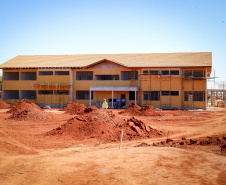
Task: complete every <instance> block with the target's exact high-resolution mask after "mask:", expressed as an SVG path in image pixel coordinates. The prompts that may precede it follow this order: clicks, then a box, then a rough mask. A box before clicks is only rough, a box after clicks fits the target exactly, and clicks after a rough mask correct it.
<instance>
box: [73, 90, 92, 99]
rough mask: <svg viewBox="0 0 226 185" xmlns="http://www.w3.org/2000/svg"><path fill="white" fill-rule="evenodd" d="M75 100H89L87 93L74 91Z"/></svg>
mask: <svg viewBox="0 0 226 185" xmlns="http://www.w3.org/2000/svg"><path fill="white" fill-rule="evenodd" d="M76 99H77V100H89V91H76ZM91 99H93V91H91Z"/></svg>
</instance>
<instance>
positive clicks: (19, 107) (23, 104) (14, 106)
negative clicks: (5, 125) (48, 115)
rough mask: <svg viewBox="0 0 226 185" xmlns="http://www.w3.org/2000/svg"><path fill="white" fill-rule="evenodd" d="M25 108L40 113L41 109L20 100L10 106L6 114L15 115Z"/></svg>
mask: <svg viewBox="0 0 226 185" xmlns="http://www.w3.org/2000/svg"><path fill="white" fill-rule="evenodd" d="M25 108H26V109H28V108H31V109H37V110H40V111H42V109H41V108H40V107H39V106H37V105H36V104H35V103H32V102H29V101H27V100H22V101H19V102H16V103H14V104H12V105H11V106H10V110H9V111H8V113H15V112H18V111H20V110H22V109H25Z"/></svg>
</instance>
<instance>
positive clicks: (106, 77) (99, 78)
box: [95, 75, 119, 81]
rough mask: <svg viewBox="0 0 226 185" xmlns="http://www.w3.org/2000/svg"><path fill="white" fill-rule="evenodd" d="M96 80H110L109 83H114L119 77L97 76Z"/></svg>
mask: <svg viewBox="0 0 226 185" xmlns="http://www.w3.org/2000/svg"><path fill="white" fill-rule="evenodd" d="M95 80H101V81H105V80H109V81H114V80H119V75H95Z"/></svg>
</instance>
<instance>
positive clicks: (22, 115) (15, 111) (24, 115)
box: [8, 100, 50, 121]
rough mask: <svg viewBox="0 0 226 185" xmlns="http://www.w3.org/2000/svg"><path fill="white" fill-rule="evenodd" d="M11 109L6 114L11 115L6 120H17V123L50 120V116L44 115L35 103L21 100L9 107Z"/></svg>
mask: <svg viewBox="0 0 226 185" xmlns="http://www.w3.org/2000/svg"><path fill="white" fill-rule="evenodd" d="M10 108H11V109H10V110H9V111H8V113H12V115H11V116H10V117H8V119H13V120H18V121H22V120H25V121H29V120H46V119H50V116H49V115H48V114H47V113H45V112H44V111H43V110H42V109H41V108H40V107H38V106H37V105H36V104H35V103H32V102H28V101H26V100H22V101H20V102H16V103H14V104H13V105H11V107H10Z"/></svg>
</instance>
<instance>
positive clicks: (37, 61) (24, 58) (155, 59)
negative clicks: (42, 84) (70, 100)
mask: <svg viewBox="0 0 226 185" xmlns="http://www.w3.org/2000/svg"><path fill="white" fill-rule="evenodd" d="M105 60H107V61H111V62H114V63H116V64H119V65H122V66H125V67H138V68H139V67H201V66H205V67H208V66H212V52H185V53H134V54H81V55H19V56H16V57H14V58H12V59H11V60H9V61H7V62H5V63H3V64H1V65H0V68H2V69H4V68H87V67H91V66H93V65H96V64H98V63H100V62H103V61H105Z"/></svg>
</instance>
